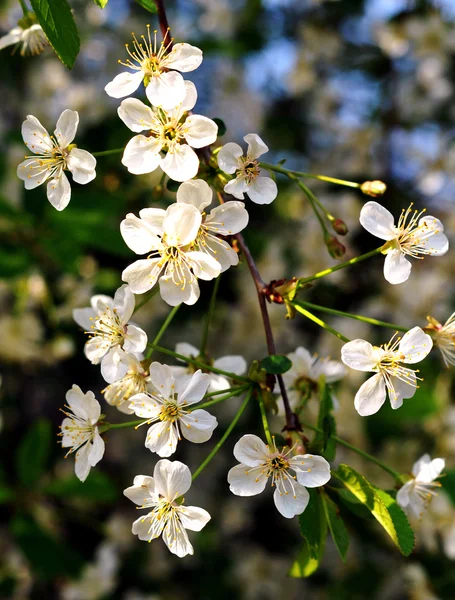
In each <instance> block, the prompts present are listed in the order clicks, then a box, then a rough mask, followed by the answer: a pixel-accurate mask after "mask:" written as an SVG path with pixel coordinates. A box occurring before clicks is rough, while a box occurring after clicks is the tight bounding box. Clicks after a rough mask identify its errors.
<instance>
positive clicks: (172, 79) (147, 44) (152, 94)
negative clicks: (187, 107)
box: [104, 25, 202, 109]
mask: <svg viewBox="0 0 455 600" xmlns="http://www.w3.org/2000/svg"><path fill="white" fill-rule="evenodd" d="M156 33H157V32H156V31H154V39H153V41H152V39H151V35H150V25H147V38H146V37H145V36H144V35H142V36H141V41H139V40H138V39H137V38H136V36H135V35H134V33H133V50H132V51H131V50H130V49H129V46H128V44H126V50H127V52H128V54H129V55H130V57H131V59H130V58H129V59H127V61H126V62H125V63H124V62H122V61H120V60H119V63H120V64H121V65H123V66H125V67H128V68H129V69H133V71H134V73H130V72H125V73H120V75H117V77H115V78H114V79H113V81H111V82H110V83H108V84H107V85H106V87H105V88H104V89H105V90H106V92H107V93H108V94H109V96H112V97H113V98H124V97H125V96H129V95H130V94H132V93H133V92H135V91H136V90H137V88H138V87H139V86H140V85H141V83H142V81H144V85H145V86H146V87H145V93H146V94H147V98H148V100H149V102H150V104H152V105H153V106H160V107H162V108H165V109H169V108H174V107H175V106H177V105H178V104H180V103H181V102H183V99H184V97H185V81H184V80H183V77H182V76H181V75H180V73H178V72H177V71H180V72H182V73H188V72H189V71H194V70H195V69H197V68H198V67H199V65H200V64H201V62H202V50H200V49H199V48H196V46H191V45H190V44H174V46H173V47H172V50H171V51H170V52H168V50H169V47H170V46H172V40H169V39H166V38H167V34H166V36H165V37H164V40H163V41H162V42H161V45H160V47H159V49H158V51H157V45H156Z"/></svg>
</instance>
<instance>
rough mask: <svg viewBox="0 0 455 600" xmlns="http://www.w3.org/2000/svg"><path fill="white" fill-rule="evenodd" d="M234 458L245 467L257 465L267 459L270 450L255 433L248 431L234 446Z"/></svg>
mask: <svg viewBox="0 0 455 600" xmlns="http://www.w3.org/2000/svg"><path fill="white" fill-rule="evenodd" d="M233 452H234V456H235V458H236V459H237V460H238V461H239V462H240V463H243V464H244V465H247V467H258V466H259V465H261V464H263V463H264V462H265V461H266V460H268V458H269V455H270V451H269V449H268V447H267V446H266V445H265V444H264V442H263V441H262V440H261V438H259V437H258V436H257V435H252V434H250V433H248V434H247V435H244V436H242V437H241V438H240V440H239V441H238V442H237V443H236V445H235V446H234V451H233Z"/></svg>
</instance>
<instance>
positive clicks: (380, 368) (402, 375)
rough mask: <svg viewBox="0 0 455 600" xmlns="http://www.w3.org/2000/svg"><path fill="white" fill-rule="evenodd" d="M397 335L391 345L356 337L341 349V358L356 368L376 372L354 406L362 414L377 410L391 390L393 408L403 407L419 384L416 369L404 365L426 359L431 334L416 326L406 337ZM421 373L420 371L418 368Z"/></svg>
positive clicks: (370, 413) (356, 397)
mask: <svg viewBox="0 0 455 600" xmlns="http://www.w3.org/2000/svg"><path fill="white" fill-rule="evenodd" d="M396 335H397V334H395V335H394V336H393V337H392V339H391V340H390V342H389V343H388V344H384V345H383V346H381V347H379V346H372V345H371V344H370V343H369V342H366V341H365V340H353V341H352V342H348V343H347V344H345V345H344V346H343V348H342V349H341V360H342V361H343V362H344V364H345V365H347V366H348V367H351V369H356V370H357V371H367V372H373V373H376V375H373V377H371V378H370V379H368V380H367V381H365V383H364V384H363V385H362V386H361V387H360V389H359V391H358V392H357V394H356V395H355V400H354V406H355V408H356V410H357V412H358V413H359V415H361V416H362V417H365V416H368V415H374V414H375V413H377V412H378V410H379V409H380V408H381V406H382V405H383V404H384V402H385V399H386V391H388V392H389V398H390V404H391V405H392V408H393V409H396V408H400V406H402V404H403V399H404V398H412V397H413V396H414V394H415V391H416V388H417V387H418V386H417V379H418V378H417V376H416V371H414V370H413V369H409V368H408V367H404V366H403V364H402V363H405V364H411V365H412V364H415V363H418V362H420V361H421V360H423V359H424V358H425V357H426V356H427V354H429V352H430V350H431V348H432V347H433V342H432V340H431V337H430V336H429V335H427V334H426V333H424V332H423V331H422V330H421V329H420V327H414V328H413V329H411V330H410V331H408V332H407V333H405V334H404V336H403V338H400V337H396ZM417 372H418V371H417Z"/></svg>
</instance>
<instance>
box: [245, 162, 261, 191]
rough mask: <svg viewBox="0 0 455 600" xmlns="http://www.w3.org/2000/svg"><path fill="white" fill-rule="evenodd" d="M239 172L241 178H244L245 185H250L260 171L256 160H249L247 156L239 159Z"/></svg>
mask: <svg viewBox="0 0 455 600" xmlns="http://www.w3.org/2000/svg"><path fill="white" fill-rule="evenodd" d="M240 172H241V175H242V177H244V178H245V181H246V183H247V184H248V185H250V184H251V182H252V181H254V180H255V179H256V177H257V176H258V175H259V173H260V172H261V170H260V168H259V165H258V161H257V160H255V159H253V158H249V157H248V156H245V157H244V156H242V157H240Z"/></svg>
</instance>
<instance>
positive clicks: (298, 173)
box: [259, 162, 361, 188]
mask: <svg viewBox="0 0 455 600" xmlns="http://www.w3.org/2000/svg"><path fill="white" fill-rule="evenodd" d="M259 166H260V167H262V168H264V169H268V170H269V171H275V172H276V173H281V174H282V175H286V176H287V177H289V176H290V175H293V176H295V177H309V178H311V179H319V181H327V182H329V183H336V184H338V185H345V186H347V187H352V188H360V186H361V184H360V183H355V181H346V180H345V179H337V178H336V177H328V176H327V175H315V174H314V173H302V172H301V171H291V170H290V169H284V168H283V167H279V166H278V165H271V164H269V163H264V162H260V163H259Z"/></svg>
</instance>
